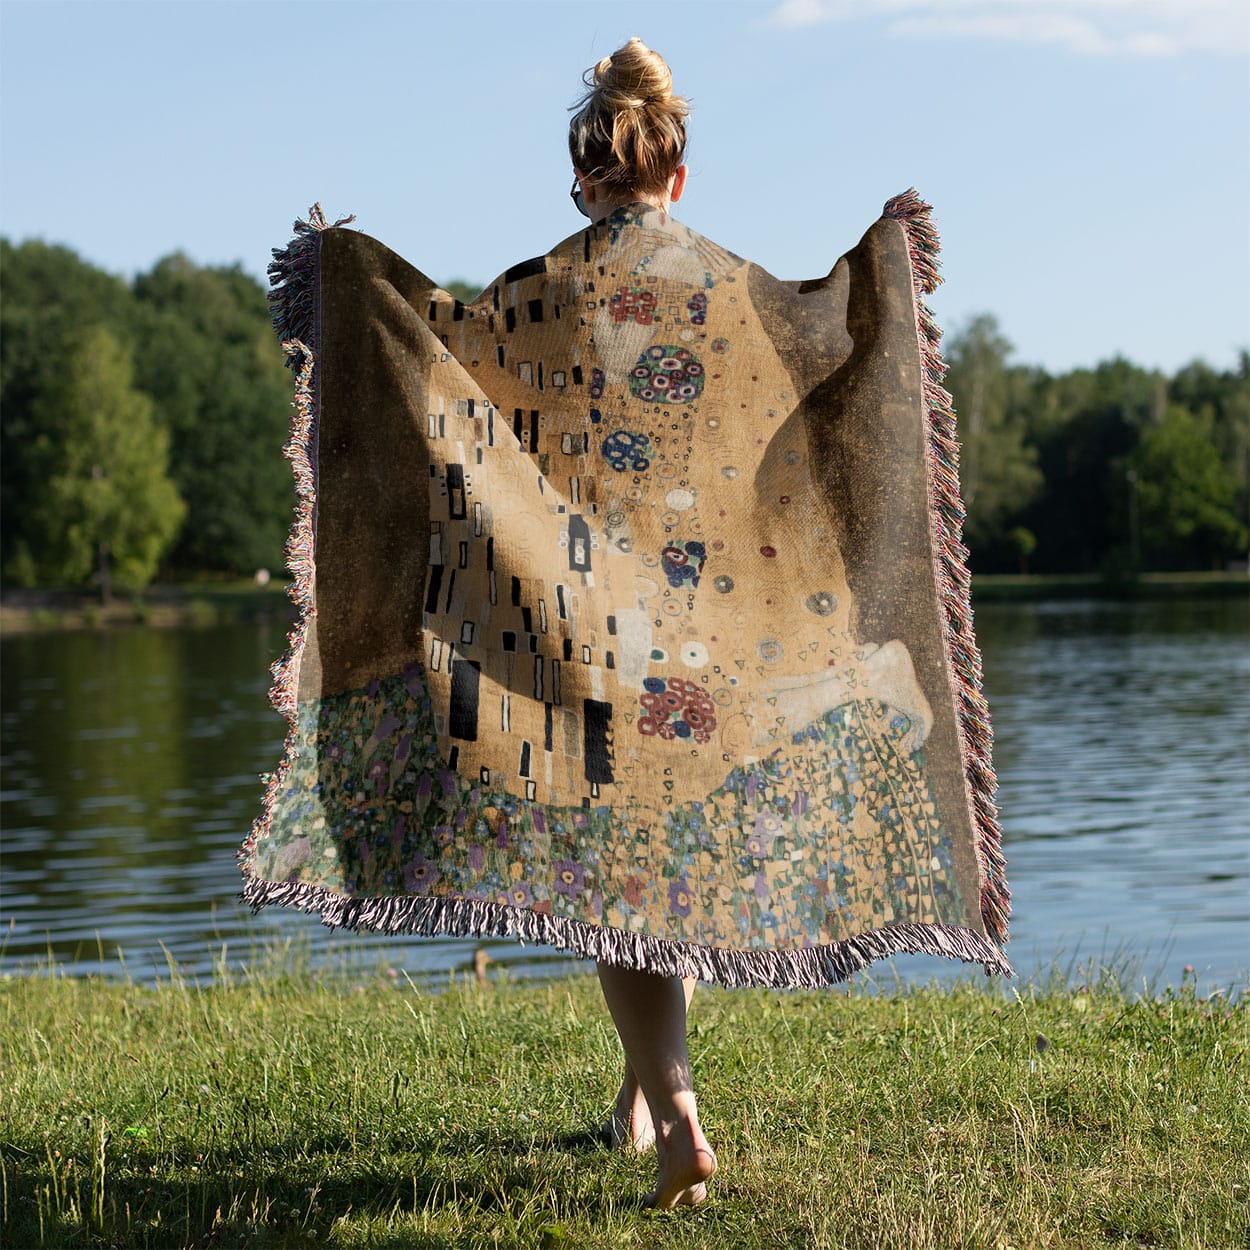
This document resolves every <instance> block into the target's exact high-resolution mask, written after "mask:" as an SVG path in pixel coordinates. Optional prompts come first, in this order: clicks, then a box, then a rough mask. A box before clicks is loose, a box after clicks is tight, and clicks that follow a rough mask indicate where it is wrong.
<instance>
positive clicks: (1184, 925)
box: [0, 600, 1250, 988]
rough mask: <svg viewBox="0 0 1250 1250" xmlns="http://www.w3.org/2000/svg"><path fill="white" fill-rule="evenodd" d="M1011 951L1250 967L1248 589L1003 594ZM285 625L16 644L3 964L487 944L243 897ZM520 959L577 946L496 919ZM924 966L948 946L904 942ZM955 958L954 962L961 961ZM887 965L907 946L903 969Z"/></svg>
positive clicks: (3, 752) (1001, 762)
mask: <svg viewBox="0 0 1250 1250" xmlns="http://www.w3.org/2000/svg"><path fill="white" fill-rule="evenodd" d="M977 626H978V636H979V639H980V642H981V645H982V649H983V651H984V654H985V670H986V690H987V694H988V696H989V699H990V706H991V708H992V710H993V713H994V720H995V727H996V732H997V751H996V763H997V766H998V772H999V776H1000V779H1001V791H1000V802H1001V805H1002V809H1003V813H1004V826H1005V829H1006V845H1007V853H1008V859H1009V865H1008V875H1009V879H1010V880H1011V882H1012V887H1013V891H1014V896H1015V897H1014V905H1015V916H1014V920H1013V940H1012V943H1011V946H1010V948H1009V953H1010V955H1011V957H1012V959H1013V961H1014V962H1015V964H1016V967H1017V970H1018V971H1020V972H1021V973H1022V974H1024V975H1026V976H1027V975H1030V974H1033V973H1035V972H1039V971H1043V972H1044V971H1046V970H1048V969H1049V968H1051V967H1052V966H1054V965H1055V964H1056V963H1058V965H1059V966H1060V967H1062V968H1069V967H1074V966H1075V965H1076V964H1077V963H1080V962H1084V961H1085V960H1087V959H1088V958H1090V957H1093V958H1104V959H1110V958H1118V957H1122V956H1126V955H1127V956H1129V957H1131V958H1133V959H1135V960H1136V961H1137V964H1138V967H1139V970H1140V975H1142V976H1144V977H1145V978H1147V979H1150V980H1157V981H1161V982H1166V981H1171V982H1176V981H1179V979H1180V977H1181V973H1182V969H1183V967H1184V966H1185V965H1186V964H1192V965H1193V966H1194V967H1195V968H1196V969H1197V971H1198V973H1199V975H1200V978H1201V980H1202V982H1203V983H1204V984H1206V985H1208V986H1222V987H1225V988H1227V987H1229V986H1230V985H1241V986H1244V985H1245V982H1246V976H1247V970H1248V969H1250V768H1248V767H1247V764H1248V763H1250V759H1248V746H1250V697H1248V695H1250V648H1248V647H1247V628H1248V619H1247V603H1246V602H1245V601H1240V600H1239V601H1222V600H1208V601H1196V602H1192V603H1122V604H1119V603H1105V602H1098V603H1095V602H1084V603H1053V604H1021V605H1016V604H1011V605H999V604H987V605H985V606H983V607H982V608H980V609H979V610H978V613H977ZM281 645H282V629H281V627H280V626H279V625H277V624H256V625H247V626H235V627H229V628H214V629H207V630H205V629H201V630H195V629H187V630H175V631H148V630H139V629H135V630H124V631H117V632H113V633H78V634H53V635H38V636H27V637H17V638H12V639H9V640H6V641H4V642H3V644H2V645H0V734H2V736H0V764H2V766H3V780H2V785H3V791H2V792H0V821H2V828H3V859H2V861H0V926H2V931H0V942H2V943H3V945H2V946H0V970H3V971H15V970H18V969H20V968H23V967H29V966H31V965H32V964H33V963H35V962H37V961H39V960H41V959H42V960H46V959H47V957H48V956H49V954H50V955H51V956H52V958H53V959H55V960H56V961H57V962H59V963H62V964H64V965H66V966H67V967H69V968H72V969H73V970H77V971H82V972H96V971H104V972H108V973H118V972H119V971H121V969H122V967H123V966H124V969H125V971H126V973H128V974H129V975H130V976H132V977H133V978H135V979H136V980H139V981H146V980H151V979H155V978H157V977H164V976H167V975H168V971H169V961H172V962H173V963H175V964H176V965H177V966H178V967H179V968H180V969H181V970H182V971H184V972H185V973H188V974H191V975H194V976H197V977H200V978H204V979H207V978H208V977H210V976H211V975H212V971H213V968H214V965H215V964H216V963H218V962H219V961H221V960H223V959H224V960H225V961H226V962H227V963H228V964H230V965H235V964H238V963H245V962H248V961H250V960H252V959H255V958H256V957H257V954H258V952H260V951H263V950H264V949H266V948H272V947H274V946H275V945H277V946H278V947H279V948H280V946H281V943H282V942H283V941H285V940H286V939H289V938H291V937H295V938H296V939H297V941H298V942H299V943H301V944H304V943H307V944H309V945H310V946H311V948H312V952H313V955H314V958H315V959H316V960H322V959H325V958H328V957H333V958H335V959H346V960H347V961H348V962H349V963H352V962H353V961H355V960H359V961H360V966H361V968H362V969H369V970H376V969H379V968H381V969H386V968H390V969H399V970H405V971H407V972H409V973H410V974H411V975H413V976H414V977H428V976H438V977H443V976H445V975H446V972H447V970H448V969H452V968H461V967H465V966H467V965H468V964H469V963H470V962H471V958H472V952H473V950H474V948H475V947H476V946H477V945H478V943H475V942H472V941H462V940H438V941H435V940H403V939H394V938H386V939H382V938H373V937H369V936H366V935H348V934H330V933H329V932H328V931H326V930H323V929H322V928H321V927H320V925H319V924H318V922H317V921H316V920H315V919H314V918H312V917H308V916H303V915H300V914H298V913H295V912H287V911H285V910H281V909H272V908H271V909H268V910H266V911H265V912H263V913H261V915H260V916H259V917H253V916H251V915H250V913H248V912H247V911H246V909H244V908H243V907H242V906H241V905H240V904H239V903H238V902H237V901H236V897H235V896H236V892H237V889H238V882H239V878H238V872H237V869H236V867H235V863H234V855H235V851H236V849H237V846H238V843H239V841H240V839H241V838H242V836H243V834H244V833H245V831H246V829H247V827H248V825H249V823H250V821H251V819H252V816H253V814H254V811H255V809H256V805H257V801H258V798H259V794H260V785H259V782H258V780H257V775H258V774H259V773H260V772H262V771H264V770H265V769H267V768H270V767H272V765H273V764H274V763H275V762H276V761H277V759H278V756H279V752H280V748H281V741H282V723H281V721H280V720H279V718H278V717H277V716H276V714H275V713H273V712H272V711H270V710H269V707H268V704H267V702H266V700H265V690H266V686H267V682H268V675H267V665H268V663H269V661H270V659H271V658H272V657H273V656H274V655H275V654H277V652H278V651H279V649H280V648H281ZM488 945H490V948H491V952H492V957H493V958H494V959H495V960H496V961H497V962H498V963H500V964H505V965H507V966H508V967H509V968H510V969H512V970H513V971H515V972H517V973H519V974H529V973H535V972H539V973H541V972H553V971H558V970H561V969H563V968H567V967H570V966H572V965H571V964H570V962H569V961H568V960H567V959H565V958H564V957H563V956H559V955H555V954H553V953H552V952H550V951H545V950H543V949H542V948H532V947H530V948H527V947H521V946H519V945H518V944H516V943H512V942H502V943H490V944H488ZM896 966H897V967H898V968H899V969H900V971H901V973H902V975H903V976H904V977H906V978H909V979H913V978H927V977H930V976H933V975H935V974H938V973H941V972H943V971H945V970H946V969H947V965H946V962H945V961H942V960H929V959H920V958H912V959H907V960H898V961H896ZM951 967H955V966H954V965H952V966H951ZM886 975H888V970H887V972H886Z"/></svg>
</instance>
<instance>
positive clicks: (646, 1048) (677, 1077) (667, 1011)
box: [599, 963, 716, 1208]
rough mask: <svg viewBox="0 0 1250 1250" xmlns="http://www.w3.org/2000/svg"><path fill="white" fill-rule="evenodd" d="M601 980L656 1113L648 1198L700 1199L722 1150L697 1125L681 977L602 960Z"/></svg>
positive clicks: (669, 1203) (661, 1202)
mask: <svg viewBox="0 0 1250 1250" xmlns="http://www.w3.org/2000/svg"><path fill="white" fill-rule="evenodd" d="M599 984H600V985H601V986H602V987H603V997H604V999H605V1000H606V1001H607V1004H608V1010H609V1011H610V1012H611V1013H612V1019H613V1021H614V1023H615V1024H616V1031H617V1032H618V1033H619V1034H620V1037H621V1045H622V1046H624V1048H625V1055H626V1058H627V1059H628V1060H629V1065H630V1067H631V1068H632V1069H633V1072H634V1076H635V1078H636V1079H637V1081H638V1084H639V1085H640V1086H641V1088H642V1092H643V1095H644V1096H645V1098H646V1101H647V1105H648V1107H649V1109H650V1111H651V1122H652V1125H653V1128H654V1132H655V1149H656V1156H657V1158H658V1159H659V1164H660V1176H659V1182H658V1184H657V1185H656V1188H655V1190H654V1191H653V1192H652V1193H651V1194H650V1195H648V1198H647V1202H648V1204H649V1205H651V1206H656V1207H664V1208H667V1207H674V1206H679V1205H690V1206H693V1205H694V1204H695V1203H698V1202H702V1201H703V1199H704V1198H706V1197H707V1185H706V1181H707V1180H708V1178H709V1177H710V1176H711V1175H712V1173H713V1172H715V1171H716V1156H715V1155H714V1154H713V1153H712V1148H711V1146H709V1145H708V1141H707V1138H706V1137H704V1135H703V1130H702V1128H700V1126H699V1111H698V1107H697V1105H696V1103H695V1097H694V1086H693V1082H692V1081H691V1078H690V1058H689V1055H688V1054H687V1052H686V990H685V987H684V986H683V984H682V981H681V978H680V977H661V976H656V975H654V974H653V973H649V972H635V971H633V970H631V969H626V968H617V967H614V966H613V965H610V964H602V963H601V964H600V965H599ZM626 1079H627V1080H628V1077H627V1078H626Z"/></svg>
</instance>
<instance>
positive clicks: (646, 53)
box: [586, 35, 673, 109]
mask: <svg viewBox="0 0 1250 1250" xmlns="http://www.w3.org/2000/svg"><path fill="white" fill-rule="evenodd" d="M593 75H594V77H593V79H592V81H590V82H588V83H587V84H586V85H587V86H589V87H593V88H594V89H595V90H597V91H601V92H603V93H604V94H605V95H606V96H607V97H608V98H607V99H606V100H605V101H604V103H605V104H607V105H608V106H609V107H611V108H613V109H626V108H634V109H638V108H644V107H645V106H646V105H648V104H659V105H666V104H668V102H669V101H670V100H671V99H672V98H673V74H672V71H671V70H670V69H669V68H668V65H667V64H666V62H665V60H664V58H663V57H662V56H661V55H660V54H659V53H658V52H653V51H652V50H651V49H650V48H648V47H647V45H646V44H645V43H643V41H642V40H641V39H639V38H638V37H637V36H636V35H635V36H634V38H633V39H631V40H630V41H629V42H628V43H627V44H626V45H625V46H624V47H623V48H620V49H618V50H617V51H616V52H613V53H612V55H611V56H605V57H604V58H603V60H602V61H600V62H599V63H598V65H596V66H595V68H594V70H593Z"/></svg>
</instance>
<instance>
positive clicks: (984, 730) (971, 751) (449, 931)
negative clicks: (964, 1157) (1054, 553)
mask: <svg viewBox="0 0 1250 1250" xmlns="http://www.w3.org/2000/svg"><path fill="white" fill-rule="evenodd" d="M931 211H932V210H931V207H930V206H929V205H928V204H926V203H924V201H922V200H921V199H920V198H919V196H918V195H917V194H916V192H915V190H914V189H912V190H908V191H906V192H904V193H903V194H902V195H898V196H895V197H894V198H893V199H892V200H890V201H889V202H888V203H887V204H886V206H885V209H884V212H883V215H884V216H886V217H889V218H892V219H893V220H896V221H898V222H899V224H900V225H901V226H902V227H903V229H904V230H905V231H906V233H907V242H908V253H909V256H910V259H911V271H912V289H913V296H914V304H915V312H916V334H917V339H918V342H919V348H920V357H921V367H922V372H923V377H924V399H925V407H926V410H927V414H928V431H929V457H928V463H929V469H928V480H929V494H930V500H929V502H930V508H929V515H930V523H931V526H932V540H933V549H934V563H935V576H936V578H937V587H938V593H939V596H940V601H941V604H942V608H943V634H944V638H945V642H946V654H947V662H948V663H947V668H948V673H949V676H950V680H951V685H952V693H953V695H954V697H955V700H956V706H957V708H958V712H959V716H958V721H959V726H960V745H961V749H962V752H963V757H964V762H965V776H966V778H967V790H968V793H969V796H970V802H971V807H972V816H973V820H974V824H975V829H976V840H977V863H978V871H979V876H980V881H979V886H980V894H981V900H980V901H981V916H982V920H983V922H984V924H985V928H986V930H987V932H988V933H989V934H990V937H985V936H982V935H981V934H979V933H975V932H973V931H972V930H971V929H967V928H964V927H962V926H958V925H916V924H897V925H888V926H886V927H885V928H882V929H874V930H871V931H870V932H868V933H863V934H859V935H858V936H856V937H852V938H847V939H845V940H843V941H841V942H834V943H830V944H828V945H824V946H816V947H808V948H805V949H800V948H794V949H780V950H737V949H727V948H720V947H709V946H701V945H698V944H695V943H689V942H679V941H672V940H669V939H665V938H654V937H649V936H647V935H645V934H637V933H628V932H625V931H623V930H620V929H609V928H603V927H601V926H598V925H593V924H587V923H585V922H584V921H579V920H571V919H567V918H564V917H560V916H549V915H544V914H542V913H540V912H535V911H532V910H530V909H528V908H519V907H508V906H502V905H500V904H497V903H487V902H482V901H480V900H477V899H468V898H454V897H451V898H447V897H418V896H401V897H386V898H354V897H348V896H346V895H341V894H336V893H334V892H333V891H331V890H327V889H325V888H324V887H322V886H314V885H308V884H305V883H301V882H281V881H266V880H262V879H261V878H259V877H257V876H255V875H254V874H253V873H252V872H251V870H250V868H249V866H248V863H247V859H248V856H249V853H250V851H251V849H252V847H253V846H254V844H255V842H256V840H257V839H258V838H259V837H260V836H261V835H262V834H263V833H264V832H265V831H266V830H267V829H268V827H269V822H270V819H271V813H272V809H273V804H274V801H275V799H276V796H277V793H278V791H279V790H280V789H281V786H282V784H283V780H284V778H285V776H286V774H287V773H288V771H289V770H290V768H291V765H292V763H293V761H294V759H295V756H296V754H297V752H298V749H299V748H298V741H297V738H296V734H295V723H296V691H297V689H298V685H299V663H300V657H301V655H302V652H303V647H304V641H305V637H306V634H307V630H308V623H309V620H310V618H311V616H312V614H313V612H314V606H313V586H314V526H315V512H316V470H315V463H316V445H317V417H318V386H317V379H316V358H317V350H318V347H319V334H320V324H319V322H320V316H319V291H318V287H317V279H318V258H319V251H320V239H321V232H322V231H323V230H325V229H327V228H328V225H329V223H327V221H326V219H325V217H324V215H323V214H322V211H321V206H320V205H319V204H318V205H314V206H313V207H312V208H311V209H310V210H309V219H308V220H307V221H297V222H296V223H295V237H294V238H293V239H292V241H291V243H290V244H289V245H288V246H287V247H286V248H282V249H278V248H275V249H274V253H273V256H274V260H273V263H272V264H271V265H270V266H269V276H270V282H271V285H272V287H273V290H272V291H271V293H270V297H269V299H270V307H271V309H272V312H273V320H274V328H275V329H276V330H277V333H278V337H279V339H280V340H281V341H282V346H283V349H284V350H285V351H286V353H287V355H288V357H289V362H288V363H290V364H291V365H292V367H294V368H295V369H296V385H295V399H294V403H293V409H294V415H293V417H292V423H291V438H290V441H289V442H288V443H287V445H286V448H285V449H284V454H285V455H286V456H287V457H288V458H289V459H290V460H291V462H292V468H293V472H294V476H295V490H296V496H297V504H296V515H295V521H294V524H293V526H292V529H291V534H290V537H289V539H288V540H287V566H288V568H289V569H290V572H291V577H292V583H291V587H290V592H289V593H290V595H291V598H292V599H293V600H294V602H295V604H296V606H297V607H298V609H299V615H298V619H297V621H296V623H295V626H294V627H293V629H292V630H291V634H290V637H289V639H288V642H289V649H288V651H287V653H286V655H285V656H284V657H283V658H282V659H280V660H279V661H278V662H277V663H275V664H274V666H273V669H272V673H273V686H272V689H271V691H270V699H271V701H272V702H273V705H274V707H275V708H277V710H278V711H279V712H281V713H282V714H283V715H284V716H285V717H286V718H287V721H288V726H289V728H288V733H287V739H286V746H285V749H284V751H283V757H282V760H281V762H280V764H279V765H278V768H277V769H276V771H275V772H273V773H272V774H268V775H266V776H265V777H264V778H263V781H264V783H265V794H264V800H263V806H262V810H261V814H260V815H259V816H258V817H257V819H256V821H255V823H254V824H253V826H252V829H251V832H250V833H249V835H248V838H247V840H246V842H245V843H244V844H243V847H242V849H241V850H240V852H239V861H240V865H241V866H242V868H243V873H244V886H243V893H242V899H243V901H244V902H245V903H247V904H249V905H250V906H251V907H252V909H253V910H255V911H259V910H260V908H262V907H265V906H267V905H269V904H272V903H279V904H284V905H287V906H294V907H298V908H300V909H302V910H304V911H310V912H317V913H319V914H320V917H321V921H322V923H323V924H325V925H328V926H330V927H332V928H339V927H342V928H348V929H358V928H365V929H371V930H375V931H378V932H382V933H390V934H419V935H423V936H427V937H433V936H437V935H447V936H460V937H469V936H474V937H501V938H502V937H510V938H517V939H519V940H521V941H522V942H534V943H538V944H541V945H547V946H552V947H555V948H556V949H558V950H563V951H568V952H571V953H572V954H574V955H577V956H580V957H582V958H588V959H595V960H602V961H604V962H607V963H612V964H618V965H620V966H622V967H627V968H637V969H640V970H643V971H646V972H653V973H656V974H659V975H663V976H693V977H698V978H699V979H700V980H703V981H714V982H718V983H719V984H722V985H726V986H730V987H734V986H747V985H757V986H771V987H776V988H816V987H819V986H824V985H830V984H834V983H836V982H839V981H844V980H846V978H847V977H849V976H851V975H852V974H853V973H855V972H857V971H858V970H860V969H861V968H864V967H866V966H867V965H868V964H870V963H872V962H873V961H874V960H877V959H882V958H885V957H887V956H890V955H897V954H929V955H941V956H945V957H947V958H950V959H962V960H964V961H965V962H968V963H980V964H983V965H984V966H985V971H986V973H987V974H990V973H996V972H997V973H1002V974H1003V975H1004V976H1011V975H1013V974H1012V968H1011V965H1010V963H1009V962H1008V961H1007V959H1006V957H1005V956H1004V955H1003V953H1002V951H1001V950H1000V949H999V945H998V943H1000V942H1005V941H1006V938H1007V915H1008V911H1009V904H1010V895H1009V894H1008V892H1007V887H1006V880H1005V877H1004V871H1003V870H1004V861H1003V856H1002V850H1001V844H1000V838H1001V835H1000V831H999V825H998V812H997V808H996V806H995V803H994V791H995V789H996V785H997V783H996V780H995V777H994V770H993V767H992V765H991V762H990V754H991V747H992V742H993V735H992V731H991V729H990V720H989V714H988V711H987V709H986V705H985V700H984V698H983V697H982V694H981V656H980V652H979V651H978V650H977V647H976V643H975V640H974V638H973V633H972V610H971V602H970V579H969V574H968V564H967V560H968V552H967V549H966V548H965V547H964V546H963V543H962V542H961V538H960V536H961V533H962V528H963V520H964V507H963V504H962V502H961V500H960V495H959V447H958V442H957V440H956V434H955V413H954V409H953V408H952V406H951V397H950V395H949V394H948V393H947V392H946V391H945V390H943V389H942V386H941V379H942V376H943V374H944V372H945V366H944V365H943V363H942V358H941V354H940V350H939V346H940V340H941V332H940V331H939V329H938V327H937V324H936V322H935V321H934V320H933V316H932V314H931V313H930V311H929V309H928V307H927V306H926V305H925V303H924V301H923V299H922V298H921V296H922V295H927V294H929V293H930V292H931V291H932V290H933V289H934V288H935V287H936V286H937V285H938V283H939V282H940V281H941V278H940V277H939V276H938V272H937V254H938V236H937V231H936V229H935V228H934V227H933V225H932V223H931V221H930V219H929V217H930V213H931ZM351 220H353V219H352V218H350V217H349V218H344V219H342V220H340V221H337V222H335V223H334V225H335V226H340V225H344V224H346V223H347V222H349V221H351Z"/></svg>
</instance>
